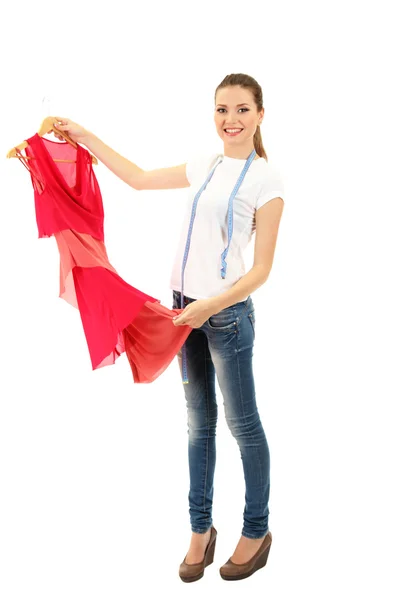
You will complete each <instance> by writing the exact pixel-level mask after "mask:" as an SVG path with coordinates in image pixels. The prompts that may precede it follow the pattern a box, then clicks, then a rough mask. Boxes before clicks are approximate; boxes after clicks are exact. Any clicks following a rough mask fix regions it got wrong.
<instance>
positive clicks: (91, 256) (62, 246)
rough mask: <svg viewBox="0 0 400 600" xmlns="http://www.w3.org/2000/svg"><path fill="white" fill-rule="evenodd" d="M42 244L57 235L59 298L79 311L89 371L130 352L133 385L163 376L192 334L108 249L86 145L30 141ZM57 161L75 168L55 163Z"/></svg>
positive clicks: (175, 312)
mask: <svg viewBox="0 0 400 600" xmlns="http://www.w3.org/2000/svg"><path fill="white" fill-rule="evenodd" d="M26 141H27V143H28V146H27V147H26V149H25V153H26V156H29V157H30V160H27V159H26V158H25V157H24V156H23V155H22V154H21V153H19V158H20V160H21V161H22V162H23V163H24V164H25V166H26V167H27V168H28V170H29V172H30V175H31V181H32V185H33V189H34V199H35V212H36V222H37V226H38V231H39V238H42V237H50V236H52V235H54V237H55V239H56V242H57V246H58V250H59V253H60V294H59V296H60V298H62V299H64V300H65V301H66V302H68V303H70V304H71V305H72V306H74V307H75V308H77V309H78V310H79V312H80V315H81V320H82V325H83V329H84V332H85V336H86V341H87V344H88V348H89V354H90V359H91V363H92V368H93V369H97V368H100V367H104V366H106V365H111V364H114V363H115V360H116V359H117V358H118V356H120V355H121V354H122V353H123V352H126V355H127V358H128V360H129V364H130V367H131V370H132V375H133V380H134V383H150V382H152V381H154V380H155V379H156V378H157V377H159V375H161V374H162V373H163V372H164V371H165V369H166V368H167V367H168V366H169V364H170V363H171V361H172V359H173V358H174V357H175V356H176V354H177V352H178V351H179V349H180V348H181V346H182V345H183V344H184V342H185V341H186V339H187V337H188V336H189V334H190V332H191V331H192V328H191V327H189V326H188V325H183V326H179V327H176V326H175V325H174V324H173V322H172V317H173V316H175V315H178V314H180V313H181V312H182V309H172V310H170V309H168V308H166V307H165V306H162V305H161V304H160V301H159V300H157V299H156V298H153V297H152V296H149V295H148V294H145V293H144V292H141V291H140V290H138V289H136V288H134V287H132V286H131V285H129V284H128V283H127V282H126V281H124V280H123V279H122V278H121V277H120V276H119V275H118V273H117V271H116V270H115V269H114V267H113V266H112V265H111V264H110V262H109V260H108V256H107V251H106V247H105V244H104V230H103V221H104V212H103V201H102V197H101V193H100V188H99V185H98V182H97V179H96V176H95V174H94V171H93V168H92V161H91V156H90V154H89V152H88V151H87V150H86V149H84V148H83V147H82V146H79V144H78V146H77V148H74V147H73V146H72V145H71V144H69V143H68V142H64V143H58V142H53V141H52V140H47V139H46V138H42V137H40V136H39V135H38V134H37V133H36V134H35V135H34V136H32V137H31V138H28V139H27V140H26ZM54 158H57V159H62V160H72V161H76V162H55V161H54Z"/></svg>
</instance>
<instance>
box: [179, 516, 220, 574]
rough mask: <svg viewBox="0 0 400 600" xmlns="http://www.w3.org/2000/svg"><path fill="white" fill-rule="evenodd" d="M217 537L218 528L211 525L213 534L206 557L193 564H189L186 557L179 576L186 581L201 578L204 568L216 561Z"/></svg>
mask: <svg viewBox="0 0 400 600" xmlns="http://www.w3.org/2000/svg"><path fill="white" fill-rule="evenodd" d="M216 539H217V530H216V529H215V527H214V526H213V525H212V526H211V535H210V539H209V542H208V544H207V547H206V549H205V552H204V558H203V560H202V561H201V562H199V563H195V564H193V565H188V564H187V563H186V562H185V558H186V556H187V555H186V556H185V558H184V559H183V562H182V563H181V565H180V567H179V577H180V578H181V579H182V581H184V582H185V583H191V582H192V581H197V580H198V579H201V577H203V575H204V569H205V568H206V567H208V565H211V563H212V562H213V561H214V552H215V542H216Z"/></svg>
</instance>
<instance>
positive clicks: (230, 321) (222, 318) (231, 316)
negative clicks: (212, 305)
mask: <svg viewBox="0 0 400 600" xmlns="http://www.w3.org/2000/svg"><path fill="white" fill-rule="evenodd" d="M208 324H209V326H210V327H211V329H215V330H218V331H225V330H229V329H235V328H236V311H235V310H234V309H233V308H232V307H228V308H225V309H224V310H221V311H220V312H219V313H217V314H216V315H212V316H211V317H210V318H209V319H208Z"/></svg>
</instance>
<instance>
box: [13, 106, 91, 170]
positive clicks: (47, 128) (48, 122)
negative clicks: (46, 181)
mask: <svg viewBox="0 0 400 600" xmlns="http://www.w3.org/2000/svg"><path fill="white" fill-rule="evenodd" d="M56 120H57V119H56V118H55V117H47V118H46V119H44V121H43V122H42V124H41V126H40V129H39V131H38V135H40V137H43V136H44V135H46V133H51V132H52V131H54V132H56V133H58V134H59V135H61V136H62V137H63V138H64V139H65V140H66V141H67V142H68V143H69V144H71V145H72V146H74V148H76V147H77V144H76V142H74V140H73V139H72V138H70V137H69V135H68V133H66V132H65V131H61V130H60V129H57V128H56V127H54V121H56ZM27 146H28V142H26V141H25V142H22V143H21V144H19V145H18V146H14V148H11V150H9V151H8V152H7V158H18V157H17V150H23V149H24V148H26V147H27ZM91 157H92V163H93V164H94V165H97V164H98V160H97V158H96V157H95V156H93V154H91ZM24 158H27V159H31V157H30V156H24ZM53 160H54V161H55V162H76V161H75V160H67V159H63V158H54V159H53Z"/></svg>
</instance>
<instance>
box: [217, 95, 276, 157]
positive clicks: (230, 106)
mask: <svg viewBox="0 0 400 600" xmlns="http://www.w3.org/2000/svg"><path fill="white" fill-rule="evenodd" d="M263 115H264V109H261V111H260V112H257V106H256V104H255V102H254V99H253V94H252V92H251V91H250V90H246V89H243V88H242V87H240V86H238V85H235V86H230V87H226V88H222V89H220V90H218V92H217V95H216V102H215V115H214V122H215V126H216V128H217V133H218V135H219V137H220V138H221V140H222V141H223V142H224V145H225V147H227V148H232V147H236V148H242V147H243V148H247V147H251V146H252V145H253V136H254V134H255V132H256V129H257V125H259V124H260V123H261V120H262V117H263ZM225 129H241V131H240V133H238V134H236V135H229V133H227V132H226V131H225Z"/></svg>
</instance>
